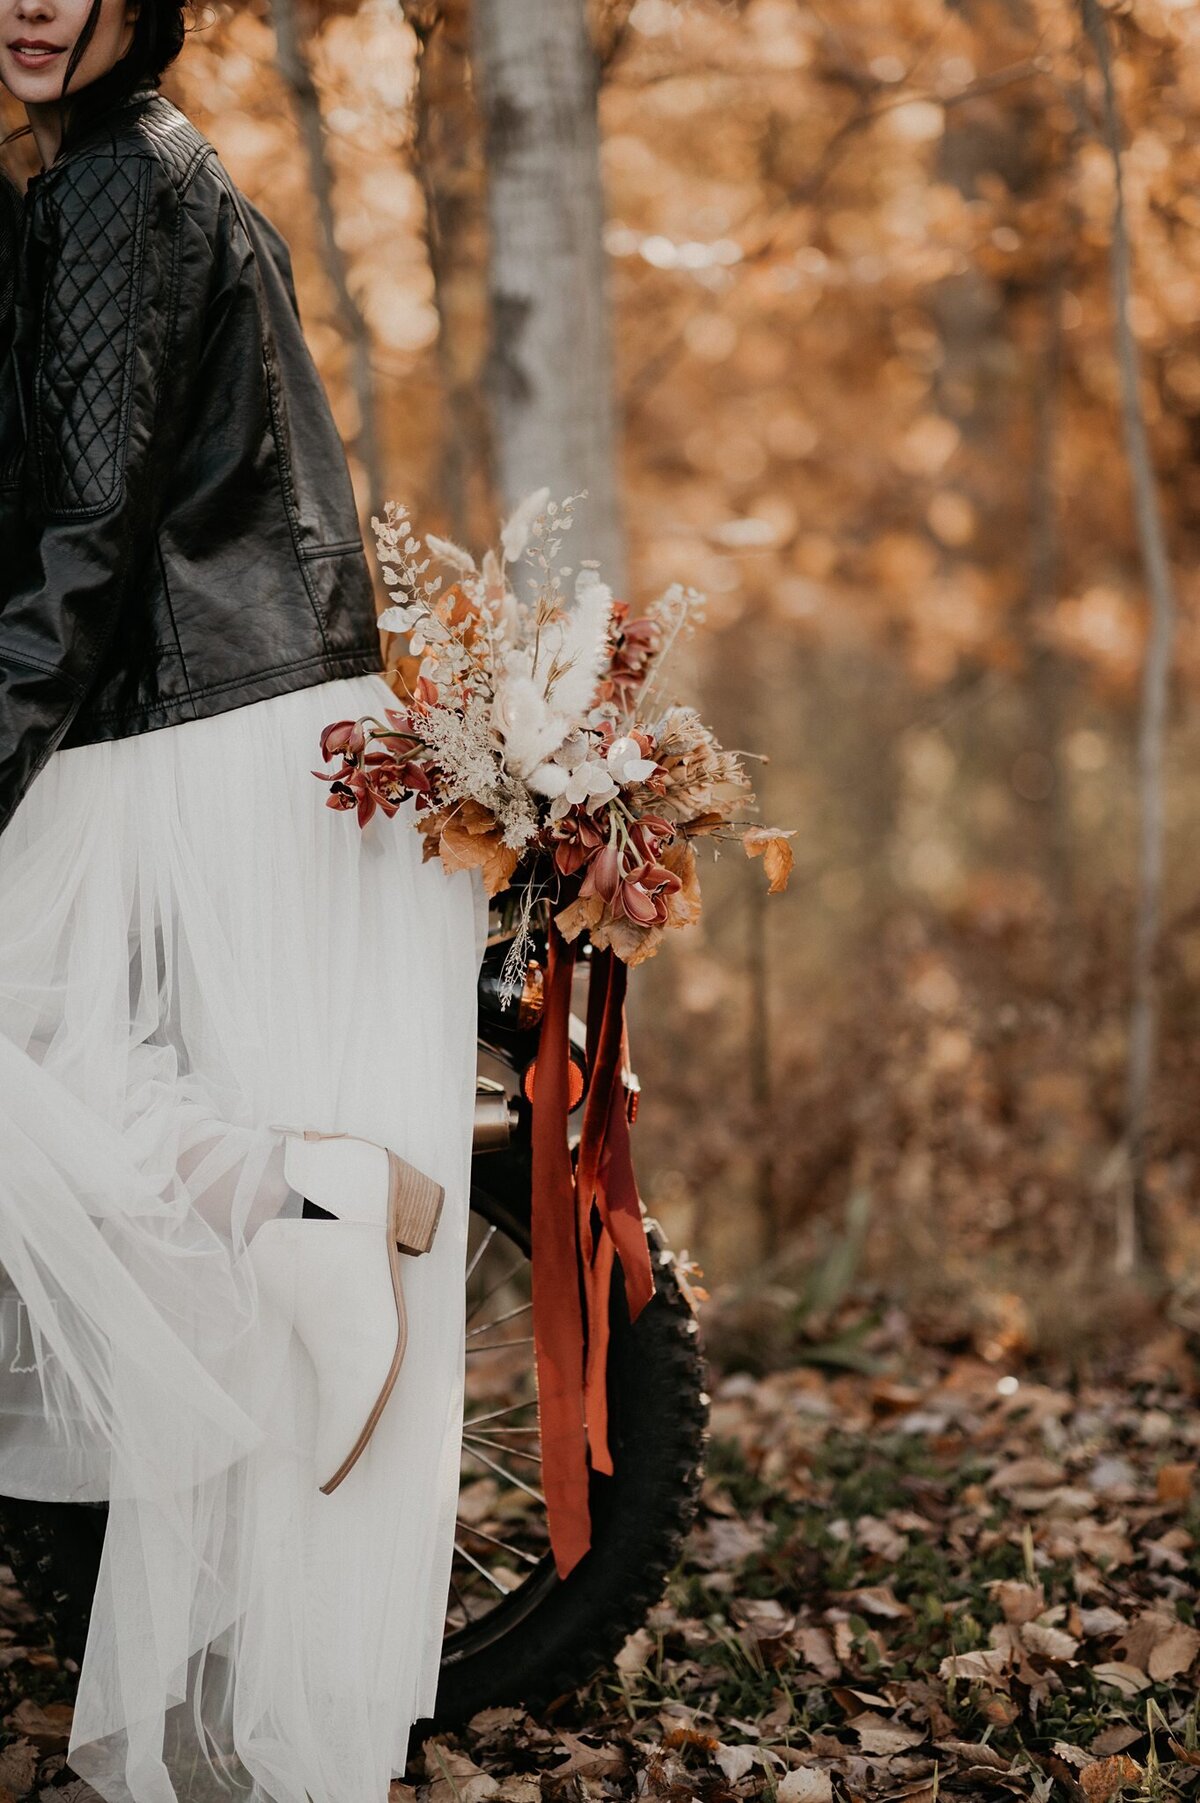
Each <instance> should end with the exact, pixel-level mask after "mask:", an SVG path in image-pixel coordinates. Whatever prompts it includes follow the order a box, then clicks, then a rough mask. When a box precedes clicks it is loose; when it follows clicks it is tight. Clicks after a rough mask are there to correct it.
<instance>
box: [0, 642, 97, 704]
mask: <svg viewBox="0 0 1200 1803" xmlns="http://www.w3.org/2000/svg"><path fill="white" fill-rule="evenodd" d="M0 661H2V662H4V663H10V664H20V665H21V666H22V667H23V668H24V669H26V670H37V671H38V672H39V673H40V674H41V675H44V676H57V677H58V678H59V679H60V681H62V682H65V683H66V684H67V686H68V687H69V688H71V689H74V691H75V693H76V694H77V695H83V694H85V693H86V689H85V686H84V684H83V683H81V682H80V681H79V680H78V678H76V677H74V676H70V675H68V673H67V671H66V670H64V669H63V667H62V665H61V664H56V663H53V662H52V661H50V660H49V659H46V658H40V657H33V656H31V655H30V654H29V653H27V652H24V651H12V650H10V649H9V647H8V646H7V645H0Z"/></svg>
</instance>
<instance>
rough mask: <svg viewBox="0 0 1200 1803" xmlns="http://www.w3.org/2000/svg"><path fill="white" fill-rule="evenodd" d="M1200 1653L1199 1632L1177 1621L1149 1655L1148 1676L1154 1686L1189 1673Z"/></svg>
mask: <svg viewBox="0 0 1200 1803" xmlns="http://www.w3.org/2000/svg"><path fill="white" fill-rule="evenodd" d="M1198 1652H1200V1632H1197V1630H1196V1629H1195V1628H1189V1627H1188V1625H1187V1623H1186V1622H1182V1621H1177V1622H1176V1623H1175V1624H1174V1625H1173V1627H1172V1628H1171V1629H1170V1630H1169V1632H1168V1633H1166V1634H1164V1636H1163V1638H1162V1639H1161V1640H1160V1641H1159V1642H1158V1644H1157V1645H1156V1646H1155V1647H1154V1649H1153V1651H1152V1652H1151V1654H1150V1667H1149V1670H1150V1676H1151V1677H1152V1678H1153V1679H1154V1681H1155V1683H1156V1684H1162V1683H1164V1682H1165V1681H1166V1680H1167V1679H1168V1678H1177V1677H1179V1676H1180V1675H1181V1674H1182V1673H1183V1672H1186V1671H1189V1670H1190V1669H1191V1667H1192V1665H1193V1663H1194V1662H1195V1658H1196V1654H1197V1653H1198Z"/></svg>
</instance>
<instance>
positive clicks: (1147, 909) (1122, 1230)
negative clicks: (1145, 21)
mask: <svg viewBox="0 0 1200 1803" xmlns="http://www.w3.org/2000/svg"><path fill="white" fill-rule="evenodd" d="M1082 8H1083V23H1084V29H1085V30H1086V32H1087V34H1088V37H1089V38H1090V40H1091V43H1092V48H1093V50H1094V51H1095V53H1096V61H1097V63H1098V65H1099V69H1100V76H1101V82H1102V88H1103V95H1104V112H1103V135H1104V140H1105V144H1106V147H1107V149H1108V153H1109V157H1110V158H1111V161H1112V170H1113V212H1112V234H1111V238H1110V245H1109V258H1110V266H1111V277H1112V295H1113V315H1114V320H1113V334H1114V340H1115V349H1116V358H1117V369H1118V373H1119V376H1120V383H1121V421H1122V426H1123V429H1124V434H1125V452H1126V456H1127V458H1128V461H1129V476H1130V482H1131V485H1132V488H1133V508H1134V516H1135V519H1136V523H1137V534H1138V544H1139V547H1140V550H1141V558H1142V570H1143V574H1144V576H1145V581H1146V592H1147V596H1148V599H1149V604H1150V619H1149V629H1148V633H1147V639H1146V651H1145V657H1144V660H1143V664H1142V706H1141V717H1140V721H1139V727H1138V800H1139V813H1140V835H1139V847H1138V880H1137V911H1136V917H1135V922H1134V943H1133V1000H1132V1006H1131V1010H1130V1020H1129V1079H1128V1103H1127V1107H1128V1120H1127V1140H1128V1150H1129V1178H1128V1182H1127V1183H1126V1185H1125V1186H1124V1189H1123V1191H1122V1194H1121V1198H1120V1202H1119V1213H1118V1219H1117V1255H1116V1263H1117V1269H1118V1270H1119V1271H1126V1272H1128V1271H1132V1270H1134V1269H1135V1268H1136V1267H1137V1266H1138V1265H1139V1264H1141V1263H1143V1262H1145V1261H1146V1259H1147V1257H1148V1256H1149V1258H1150V1260H1151V1261H1152V1262H1153V1263H1156V1264H1161V1256H1160V1251H1159V1248H1158V1246H1157V1236H1156V1234H1155V1232H1154V1225H1153V1221H1152V1219H1151V1217H1150V1207H1149V1198H1148V1196H1147V1192H1146V1152H1147V1127H1148V1117H1149V1112H1150V1098H1151V1092H1152V1089H1153V1086H1154V1075H1155V1067H1156V1064H1157V1055H1158V1019H1159V993H1158V990H1159V983H1158V957H1159V944H1160V934H1161V926H1160V922H1161V913H1162V883H1163V829H1164V817H1163V754H1164V742H1165V739H1166V725H1167V692H1168V686H1169V682H1170V674H1171V656H1172V644H1173V639H1174V629H1175V593H1174V584H1173V581H1172V577H1171V565H1170V561H1169V559H1168V557H1167V545H1166V536H1165V534H1164V531H1163V523H1162V513H1161V511H1160V508H1159V501H1158V488H1157V483H1156V479H1155V474H1154V465H1153V462H1152V460H1151V456H1150V443H1149V436H1148V433H1147V431H1146V415H1145V411H1144V409H1143V406H1142V397H1141V389H1140V372H1139V363H1138V350H1137V345H1136V343H1135V342H1134V337H1133V328H1132V326H1131V324H1130V320H1129V302H1130V294H1131V286H1132V283H1131V256H1130V245H1129V228H1128V224H1127V221H1126V217H1125V186H1124V171H1123V166H1122V153H1121V138H1122V131H1121V122H1120V119H1119V117H1118V114H1117V99H1116V91H1115V89H1114V86H1113V74H1112V57H1111V51H1110V47H1109V36H1108V20H1107V18H1106V17H1105V15H1104V14H1103V13H1102V12H1101V11H1100V9H1099V7H1098V6H1097V5H1096V0H1082Z"/></svg>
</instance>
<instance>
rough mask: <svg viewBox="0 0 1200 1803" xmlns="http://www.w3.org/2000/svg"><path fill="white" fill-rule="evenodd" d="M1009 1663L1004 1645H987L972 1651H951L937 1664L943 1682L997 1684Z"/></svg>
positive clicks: (1008, 1656)
mask: <svg viewBox="0 0 1200 1803" xmlns="http://www.w3.org/2000/svg"><path fill="white" fill-rule="evenodd" d="M1010 1663H1011V1660H1010V1655H1009V1652H1008V1649H1007V1648H1006V1647H987V1648H986V1649H980V1650H979V1651H978V1652H974V1653H951V1654H950V1655H949V1657H948V1658H946V1659H943V1660H942V1663H941V1664H940V1665H939V1666H938V1677H939V1678H941V1680H942V1682H943V1683H945V1684H950V1683H959V1684H963V1683H966V1684H998V1683H999V1682H1000V1680H1001V1679H1002V1678H1003V1676H1004V1674H1005V1672H1006V1671H1007V1670H1008V1668H1009V1665H1010Z"/></svg>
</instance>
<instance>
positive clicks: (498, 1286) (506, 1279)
mask: <svg viewBox="0 0 1200 1803" xmlns="http://www.w3.org/2000/svg"><path fill="white" fill-rule="evenodd" d="M476 1262H478V1261H476ZM525 1262H526V1260H524V1259H521V1260H520V1261H519V1263H517V1264H515V1265H514V1266H513V1268H512V1270H511V1271H506V1272H505V1273H504V1276H503V1277H501V1278H499V1279H497V1281H496V1282H495V1283H494V1284H493V1285H492V1287H491V1289H490V1290H485V1291H484V1293H483V1295H482V1296H481V1297H480V1298H479V1301H478V1302H477V1303H475V1305H474V1307H473V1308H472V1309H471V1311H470V1313H469V1314H468V1316H467V1320H468V1321H472V1320H474V1318H475V1316H476V1315H477V1314H478V1313H479V1311H480V1309H481V1308H482V1307H483V1305H484V1303H485V1302H490V1301H491V1299H492V1297H493V1296H494V1295H495V1294H496V1291H497V1290H502V1289H503V1288H504V1286H505V1284H506V1283H511V1282H512V1280H513V1278H514V1277H515V1276H516V1274H517V1272H518V1271H519V1270H520V1269H521V1265H523V1264H524V1263H525ZM474 1269H475V1266H474V1264H473V1265H472V1266H471V1271H473V1270H474ZM470 1275H471V1272H470V1271H468V1273H467V1276H468V1277H469V1276H470Z"/></svg>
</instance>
